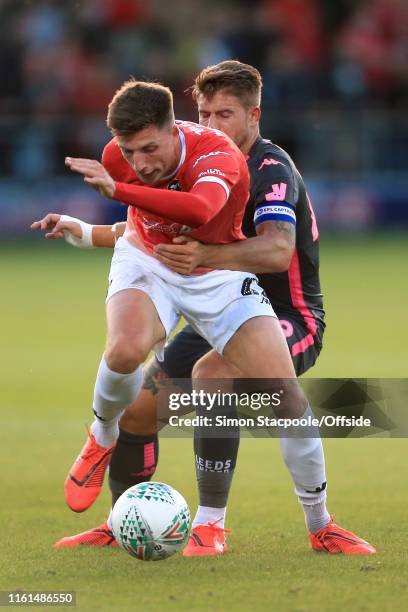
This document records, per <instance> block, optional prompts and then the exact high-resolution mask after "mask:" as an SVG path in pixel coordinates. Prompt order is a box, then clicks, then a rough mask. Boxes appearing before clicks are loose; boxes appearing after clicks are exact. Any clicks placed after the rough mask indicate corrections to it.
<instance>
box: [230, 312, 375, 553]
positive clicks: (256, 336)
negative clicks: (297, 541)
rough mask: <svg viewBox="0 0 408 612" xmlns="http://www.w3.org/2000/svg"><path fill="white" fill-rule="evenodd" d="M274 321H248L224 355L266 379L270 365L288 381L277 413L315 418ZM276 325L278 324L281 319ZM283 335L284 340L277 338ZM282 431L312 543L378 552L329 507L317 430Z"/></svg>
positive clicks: (344, 550) (320, 547)
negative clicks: (332, 514)
mask: <svg viewBox="0 0 408 612" xmlns="http://www.w3.org/2000/svg"><path fill="white" fill-rule="evenodd" d="M270 321H271V320H270V319H266V318H262V317H257V318H256V319H250V320H249V321H247V322H246V323H245V324H244V325H242V326H241V327H240V329H239V330H238V332H237V333H236V334H235V335H234V336H233V337H232V338H231V340H230V341H229V342H228V343H227V345H226V347H225V350H224V356H225V357H226V358H228V359H229V360H230V361H231V362H232V363H233V364H234V365H235V366H236V367H239V368H240V370H241V371H242V372H243V373H244V374H245V375H246V376H256V375H257V372H261V376H262V377H267V376H265V374H266V370H265V365H263V363H264V364H268V365H267V366H266V367H268V366H270V367H271V371H270V374H269V377H273V378H275V377H278V378H282V380H281V381H280V382H282V383H283V377H286V378H287V379H288V383H289V384H288V385H287V386H285V385H284V389H285V395H286V400H285V402H284V405H283V409H280V408H275V412H277V413H278V415H279V412H280V416H283V417H285V418H289V419H295V418H297V417H302V418H308V417H312V416H313V413H312V411H311V408H310V406H309V405H308V404H307V401H306V398H305V397H304V394H303V391H302V389H301V388H300V385H299V383H298V381H297V380H294V379H292V380H290V371H291V370H292V371H293V366H292V362H291V361H290V355H289V351H288V348H287V346H286V343H284V349H285V350H283V347H282V341H283V342H284V337H283V334H282V332H281V333H280V334H278V328H277V326H276V324H275V325H270ZM276 323H277V324H278V325H279V323H278V322H277V321H276ZM267 328H269V329H267ZM279 335H280V337H281V340H279V338H278V336H279ZM274 337H275V338H274ZM265 339H266V340H267V341H268V342H271V341H273V342H272V343H271V344H270V345H269V349H268V346H267V343H265ZM251 341H252V342H253V343H254V345H252V346H256V347H257V348H258V349H259V354H260V355H261V356H262V359H261V360H260V359H259V358H258V359H257V354H256V351H254V350H253V348H252V346H249V348H248V343H250V342H251ZM245 349H246V353H244V351H245ZM277 358H278V361H279V365H278V363H277V360H276V359H277ZM262 362H263V363H262ZM275 371H276V372H277V374H275ZM258 376H259V374H258ZM283 384H284V383H283ZM281 434H282V435H281V438H280V443H281V450H282V455H283V458H284V460H285V463H286V465H287V467H288V469H289V472H290V474H291V476H292V479H293V482H294V484H295V492H296V494H297V496H298V499H299V501H300V503H301V504H302V507H303V510H304V514H305V522H306V525H307V528H308V530H309V534H310V542H311V545H312V547H313V548H314V549H315V550H324V551H326V552H330V553H344V554H373V553H375V549H374V548H373V547H372V546H371V545H370V544H368V543H367V542H365V541H364V540H362V539H361V538H359V537H358V536H356V535H355V534H353V533H351V532H348V531H345V530H344V529H342V528H341V527H339V526H337V525H335V524H334V523H333V520H332V518H331V517H330V515H329V513H328V511H327V508H326V474H325V461H324V452H323V445H322V441H321V438H320V435H319V430H318V428H309V430H308V431H307V436H308V437H303V436H305V429H304V427H297V426H296V425H295V424H293V425H290V426H289V427H288V428H285V429H284V430H283V431H282V432H281Z"/></svg>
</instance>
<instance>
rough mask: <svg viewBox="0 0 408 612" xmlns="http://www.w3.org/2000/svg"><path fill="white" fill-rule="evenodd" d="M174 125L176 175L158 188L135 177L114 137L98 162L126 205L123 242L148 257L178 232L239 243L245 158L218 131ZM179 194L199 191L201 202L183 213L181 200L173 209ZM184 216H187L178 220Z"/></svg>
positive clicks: (245, 187) (216, 241)
mask: <svg viewBox="0 0 408 612" xmlns="http://www.w3.org/2000/svg"><path fill="white" fill-rule="evenodd" d="M176 125H177V128H178V130H179V137H180V143H181V156H180V162H179V165H178V167H177V169H176V170H175V172H174V175H173V176H172V177H171V178H169V179H168V181H167V182H166V183H165V184H163V183H161V184H160V186H158V187H147V186H145V185H144V183H142V182H141V181H140V180H139V179H138V178H137V176H136V174H135V172H134V171H133V169H132V168H131V166H130V165H129V164H128V162H127V161H126V160H125V158H124V157H123V155H122V153H121V150H120V148H119V145H118V143H117V141H116V139H115V138H113V139H112V140H111V141H110V142H109V143H108V144H107V145H106V147H105V149H104V152H103V156H102V163H103V165H104V166H105V168H106V170H107V171H108V172H109V174H110V175H111V177H112V178H113V179H114V180H115V182H116V191H115V195H114V197H115V199H118V200H120V201H121V202H123V203H124V204H128V205H129V207H128V216H127V226H126V232H125V236H126V238H127V239H128V240H129V241H130V242H133V243H134V244H136V245H137V246H138V247H139V248H140V247H141V248H143V250H146V251H147V252H148V253H150V254H151V253H152V252H153V248H154V246H155V245H156V244H159V243H163V242H165V243H171V242H172V239H173V238H174V237H175V236H178V235H179V234H182V233H185V234H188V235H189V236H191V237H192V238H196V239H197V240H200V241H201V242H204V243H209V244H225V243H228V242H234V241H236V240H243V239H244V238H245V236H244V235H243V233H242V232H241V224H242V217H243V215H244V212H245V206H246V202H247V200H248V196H249V174H248V167H247V164H246V161H245V158H244V156H243V155H242V153H241V151H240V150H239V149H238V147H236V145H235V144H234V143H233V142H232V141H231V140H230V139H229V138H228V137H227V136H225V135H224V134H223V133H222V132H219V131H218V130H212V129H209V128H205V127H203V126H201V125H198V124H196V123H192V122H185V121H177V122H176ZM141 187H142V188H141ZM152 190H153V191H154V193H152ZM192 190H193V191H192ZM158 191H160V199H159V198H158V197H157V196H158V195H159V194H158V193H157V192H158ZM178 191H180V192H191V191H192V194H191V196H193V194H194V192H197V191H198V192H199V193H200V197H201V198H203V199H202V200H201V201H200V200H197V199H191V203H192V206H193V207H195V210H193V209H191V206H189V208H190V212H189V213H188V214H187V210H186V209H185V203H186V202H187V204H189V201H188V199H187V200H185V201H184V202H183V206H184V208H183V207H181V206H180V205H177V202H178V200H177V197H179V196H180V195H181V194H177V192H178ZM220 191H221V192H222V193H220ZM223 194H224V195H223ZM152 195H154V200H155V202H153V198H152ZM186 196H187V193H185V195H184V197H186ZM220 196H221V205H220ZM150 200H152V202H150ZM173 201H174V203H173ZM179 202H181V200H179ZM160 203H161V206H162V207H164V205H166V211H167V212H166V216H161V215H160V214H159V213H160ZM153 204H154V205H153ZM169 204H170V206H169ZM203 204H204V205H205V206H203ZM202 209H205V213H204V212H202ZM153 210H154V211H155V212H152V211H153ZM183 214H184V217H185V218H181V217H182V216H183Z"/></svg>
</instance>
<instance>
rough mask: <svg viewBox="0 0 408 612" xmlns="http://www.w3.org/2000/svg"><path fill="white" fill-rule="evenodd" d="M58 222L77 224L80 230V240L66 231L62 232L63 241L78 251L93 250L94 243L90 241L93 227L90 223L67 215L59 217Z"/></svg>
mask: <svg viewBox="0 0 408 612" xmlns="http://www.w3.org/2000/svg"><path fill="white" fill-rule="evenodd" d="M60 221H62V222H71V223H77V224H78V225H79V226H80V228H81V232H82V236H81V237H80V238H79V237H78V236H74V234H73V233H72V232H71V231H70V230H68V229H63V230H62V233H63V235H64V240H65V241H66V242H68V244H70V245H71V246H74V247H76V248H78V249H93V248H94V243H93V240H92V231H93V227H94V226H93V225H92V224H91V223H86V222H85V221H82V219H77V218H76V217H70V216H69V215H61V218H60Z"/></svg>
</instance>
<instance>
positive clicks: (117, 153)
mask: <svg viewBox="0 0 408 612" xmlns="http://www.w3.org/2000/svg"><path fill="white" fill-rule="evenodd" d="M102 164H103V165H104V167H105V168H106V170H107V171H108V172H109V174H110V175H111V177H112V178H113V179H114V180H115V181H122V182H124V183H137V182H138V179H137V177H136V174H135V173H134V171H133V170H132V168H131V167H130V165H129V164H128V162H127V161H126V160H125V158H124V157H123V155H122V151H121V150H120V147H119V144H118V142H117V140H116V138H112V139H111V140H110V141H109V142H108V144H106V145H105V147H104V149H103V151H102Z"/></svg>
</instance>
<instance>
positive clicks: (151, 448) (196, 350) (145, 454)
mask: <svg viewBox="0 0 408 612" xmlns="http://www.w3.org/2000/svg"><path fill="white" fill-rule="evenodd" d="M210 349H211V347H210V345H209V344H208V342H206V340H204V339H203V338H202V337H201V336H199V335H198V334H197V332H195V331H194V330H193V329H192V328H191V327H190V326H189V325H186V326H185V327H184V328H183V329H182V330H181V331H180V332H178V334H176V336H175V337H174V338H173V339H172V340H171V341H170V342H169V344H168V345H167V346H166V348H165V350H164V359H163V361H160V362H159V361H157V359H156V358H153V359H151V360H150V361H149V363H148V364H147V366H146V367H145V369H144V380H143V385H142V389H141V391H140V393H139V395H138V397H137V398H136V399H135V400H134V401H133V402H132V404H131V405H129V406H128V407H127V409H126V410H125V412H124V414H123V416H122V418H121V420H120V434H119V438H118V441H117V445H116V448H115V450H114V453H113V457H112V461H111V464H110V468H109V485H110V489H111V492H112V504H114V503H115V502H116V500H117V499H118V497H119V496H120V495H121V494H122V493H123V491H125V490H126V489H127V488H128V487H130V486H132V485H135V484H138V483H139V482H143V481H146V480H150V478H151V477H152V475H153V473H154V471H155V469H156V466H157V460H158V436H157V433H158V425H159V428H160V426H163V425H164V420H165V419H166V415H160V422H159V423H158V415H157V403H158V393H159V390H160V384H161V381H163V380H165V379H168V378H185V379H187V378H188V379H189V378H190V377H191V370H192V368H193V365H194V363H195V362H196V361H197V360H198V359H199V358H200V357H201V356H202V355H204V354H205V353H207V352H208V351H209V350H210ZM162 421H163V422H162Z"/></svg>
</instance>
